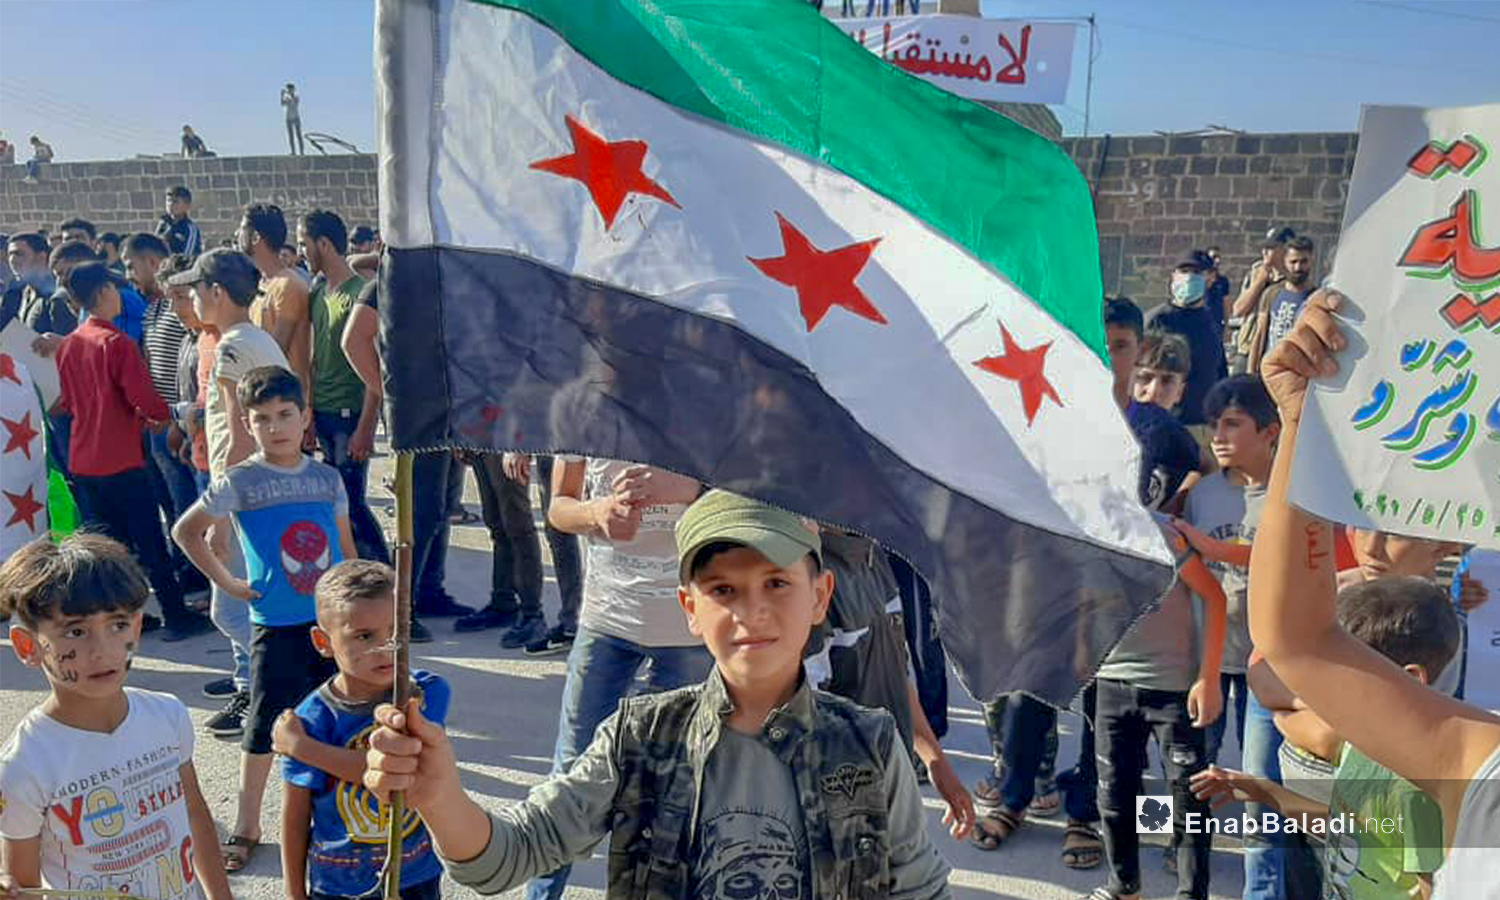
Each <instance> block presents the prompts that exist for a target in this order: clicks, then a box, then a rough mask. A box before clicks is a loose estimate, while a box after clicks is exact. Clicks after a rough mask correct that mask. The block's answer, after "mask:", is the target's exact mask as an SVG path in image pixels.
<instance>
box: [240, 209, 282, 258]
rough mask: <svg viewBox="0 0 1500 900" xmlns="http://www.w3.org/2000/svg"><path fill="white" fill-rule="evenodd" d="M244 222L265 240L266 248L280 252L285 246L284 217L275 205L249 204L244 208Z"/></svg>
mask: <svg viewBox="0 0 1500 900" xmlns="http://www.w3.org/2000/svg"><path fill="white" fill-rule="evenodd" d="M245 222H246V224H248V225H249V226H250V227H251V228H253V229H254V230H255V233H256V234H258V235H260V236H261V238H262V239H264V240H265V242H266V244H267V246H269V247H271V248H273V249H275V250H280V249H281V248H282V246H283V245H285V244H286V216H284V215H282V214H281V207H279V206H277V205H276V204H274V203H252V204H250V205H249V206H247V207H245Z"/></svg>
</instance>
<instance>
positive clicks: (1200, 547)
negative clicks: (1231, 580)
mask: <svg viewBox="0 0 1500 900" xmlns="http://www.w3.org/2000/svg"><path fill="white" fill-rule="evenodd" d="M1172 527H1173V528H1175V529H1177V533H1178V534H1180V535H1182V536H1183V537H1184V538H1185V539H1186V540H1187V542H1188V544H1189V545H1191V546H1192V548H1193V549H1194V550H1197V551H1198V554H1199V555H1200V556H1202V557H1203V558H1204V559H1208V560H1212V561H1214V562H1216V563H1224V564H1225V565H1230V566H1239V567H1240V568H1241V569H1244V568H1248V567H1249V566H1250V545H1249V544H1231V543H1230V542H1228V541H1221V540H1218V539H1216V538H1211V537H1209V536H1208V535H1206V534H1204V533H1203V532H1201V531H1199V530H1198V529H1197V528H1194V527H1193V526H1192V524H1190V523H1189V522H1187V521H1186V520H1184V519H1173V520H1172Z"/></svg>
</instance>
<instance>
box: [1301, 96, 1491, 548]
mask: <svg viewBox="0 0 1500 900" xmlns="http://www.w3.org/2000/svg"><path fill="white" fill-rule="evenodd" d="M1490 147H1495V148H1497V149H1500V105H1488V106H1473V107H1466V108H1459V109H1422V108H1419V107H1391V106H1372V107H1366V108H1365V110H1364V115H1363V116H1362V118H1361V122H1360V133H1359V152H1358V154H1357V156H1356V158H1355V161H1354V174H1353V177H1352V179H1351V182H1350V185H1349V199H1348V203H1347V205H1346V207H1345V210H1344V226H1343V234H1342V236H1341V237H1340V239H1339V245H1338V257H1337V261H1336V262H1335V264H1334V269H1333V277H1332V284H1333V286H1334V287H1336V288H1338V289H1339V290H1340V291H1342V292H1343V293H1344V294H1345V295H1347V296H1348V297H1349V298H1350V300H1351V301H1352V303H1351V304H1350V307H1349V308H1348V309H1347V310H1346V315H1345V317H1346V319H1347V323H1346V325H1347V328H1348V329H1349V331H1348V334H1349V336H1350V338H1351V339H1352V341H1351V346H1350V348H1349V349H1348V350H1347V351H1345V352H1344V353H1343V354H1342V355H1341V357H1340V360H1339V362H1340V367H1341V371H1340V374H1339V375H1338V376H1337V377H1336V378H1334V379H1331V380H1325V381H1319V382H1318V383H1316V384H1315V385H1314V388H1313V390H1312V391H1311V392H1309V394H1308V400H1307V408H1306V410H1305V411H1304V413H1303V416H1302V428H1301V434H1300V435H1299V437H1298V446H1297V457H1296V460H1295V463H1294V465H1293V471H1292V485H1291V500H1292V502H1293V503H1295V504H1297V505H1298V506H1301V507H1302V508H1304V509H1306V510H1307V511H1309V512H1311V513H1313V514H1315V515H1318V516H1322V517H1323V518H1326V519H1330V520H1332V521H1335V522H1343V523H1346V524H1350V525H1354V526H1357V527H1360V528H1367V529H1373V530H1379V531H1389V532H1395V533H1399V534H1406V535H1413V536H1416V537H1424V538H1435V539H1439V540H1446V541H1460V542H1463V543H1466V544H1479V545H1482V546H1485V547H1490V548H1500V333H1497V331H1500V243H1493V242H1495V241H1496V240H1497V239H1500V161H1496V160H1494V159H1491V158H1490V150H1489V149H1488V148H1490ZM1482 200H1485V201H1488V202H1487V203H1483V204H1481V201H1482ZM1486 236H1487V237H1488V239H1489V240H1490V241H1491V242H1492V244H1491V245H1488V246H1487V245H1486V244H1485V242H1484V238H1485V237H1486Z"/></svg>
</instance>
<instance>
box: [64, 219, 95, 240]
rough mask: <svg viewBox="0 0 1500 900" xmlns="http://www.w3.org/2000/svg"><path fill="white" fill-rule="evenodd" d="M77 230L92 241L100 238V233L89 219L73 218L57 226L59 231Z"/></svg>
mask: <svg viewBox="0 0 1500 900" xmlns="http://www.w3.org/2000/svg"><path fill="white" fill-rule="evenodd" d="M75 228H76V229H78V230H80V231H82V232H83V233H84V234H86V235H88V236H89V237H90V238H91V239H92V238H96V237H98V236H99V232H98V231H97V230H96V229H95V228H94V223H93V222H90V221H89V220H88V219H79V218H72V219H68V220H67V221H66V222H63V223H62V224H61V225H58V226H57V230H58V231H72V230H73V229H75Z"/></svg>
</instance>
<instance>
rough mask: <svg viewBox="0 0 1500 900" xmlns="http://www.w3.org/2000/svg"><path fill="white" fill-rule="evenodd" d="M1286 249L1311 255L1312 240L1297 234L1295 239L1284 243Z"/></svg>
mask: <svg viewBox="0 0 1500 900" xmlns="http://www.w3.org/2000/svg"><path fill="white" fill-rule="evenodd" d="M1286 248H1287V249H1288V250H1296V251H1298V252H1299V253H1312V252H1313V242H1312V238H1310V237H1308V236H1307V235H1305V234H1299V235H1297V236H1296V237H1294V238H1292V239H1291V240H1289V241H1287V242H1286Z"/></svg>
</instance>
